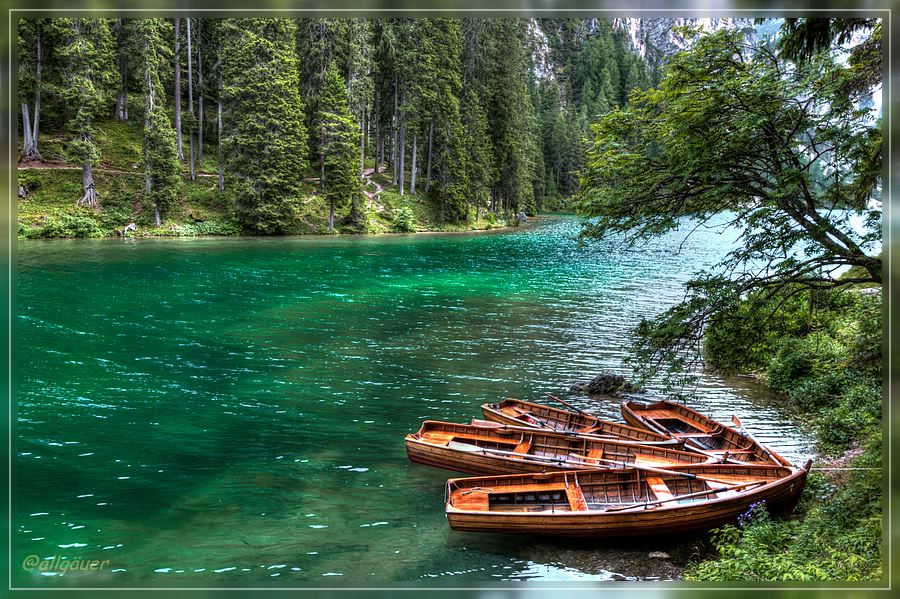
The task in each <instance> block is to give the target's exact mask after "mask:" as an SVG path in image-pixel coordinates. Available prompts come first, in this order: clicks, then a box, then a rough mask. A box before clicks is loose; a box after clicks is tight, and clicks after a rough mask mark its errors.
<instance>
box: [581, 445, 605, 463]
mask: <svg viewBox="0 0 900 599" xmlns="http://www.w3.org/2000/svg"><path fill="white" fill-rule="evenodd" d="M602 457H603V449H602V448H595V449H591V450H590V451H588V452H587V455H586V456H585V457H584V461H585V462H589V463H591V464H596V463H598V462H599V461H600V459H601V458H602Z"/></svg>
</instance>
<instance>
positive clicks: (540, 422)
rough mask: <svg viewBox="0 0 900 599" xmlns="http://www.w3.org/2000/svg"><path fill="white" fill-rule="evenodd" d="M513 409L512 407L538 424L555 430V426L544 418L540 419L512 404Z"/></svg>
mask: <svg viewBox="0 0 900 599" xmlns="http://www.w3.org/2000/svg"><path fill="white" fill-rule="evenodd" d="M513 409H514V410H515V411H516V412H518V413H519V414H521V415H522V416H525V417H527V418H531V419H532V420H534V421H535V422H537V423H538V424H540V425H541V426H543V427H544V428H547V429H550V430H551V431H555V430H556V428H555V427H554V426H553V425H552V424H550V423H549V422H547V421H546V420H544V419H542V418H538V417H537V416H535V415H534V414H532V413H531V412H527V411H525V410H522V409H519V408H517V407H515V406H513Z"/></svg>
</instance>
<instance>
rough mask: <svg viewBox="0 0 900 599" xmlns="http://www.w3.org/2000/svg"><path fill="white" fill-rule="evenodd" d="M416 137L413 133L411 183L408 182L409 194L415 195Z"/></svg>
mask: <svg viewBox="0 0 900 599" xmlns="http://www.w3.org/2000/svg"><path fill="white" fill-rule="evenodd" d="M417 140H418V135H416V134H415V133H413V153H412V168H411V169H410V170H411V171H412V181H410V182H409V193H411V194H413V195H416V141H417Z"/></svg>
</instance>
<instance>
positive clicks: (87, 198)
mask: <svg viewBox="0 0 900 599" xmlns="http://www.w3.org/2000/svg"><path fill="white" fill-rule="evenodd" d="M107 114H109V113H107ZM85 139H86V140H87V139H89V137H88V136H87V135H85ZM81 178H82V185H81V187H82V189H83V190H84V195H83V196H81V199H80V200H78V202H77V204H76V205H77V206H87V207H88V208H96V207H97V206H98V205H99V203H100V199H99V198H100V194H98V193H97V190H96V189H95V188H94V174H93V172H91V161H90V160H85V161H84V162H83V163H82V164H81Z"/></svg>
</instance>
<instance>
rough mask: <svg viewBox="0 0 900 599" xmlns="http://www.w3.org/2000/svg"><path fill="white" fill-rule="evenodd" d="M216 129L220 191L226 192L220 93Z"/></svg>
mask: <svg viewBox="0 0 900 599" xmlns="http://www.w3.org/2000/svg"><path fill="white" fill-rule="evenodd" d="M220 87H221V86H220ZM216 128H217V134H218V137H219V143H218V159H219V191H225V166H224V164H223V163H222V95H221V92H219V101H218V106H217V108H216Z"/></svg>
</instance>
